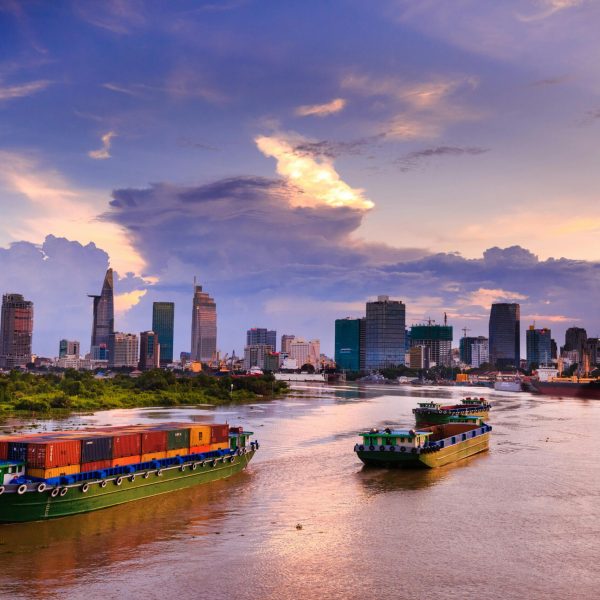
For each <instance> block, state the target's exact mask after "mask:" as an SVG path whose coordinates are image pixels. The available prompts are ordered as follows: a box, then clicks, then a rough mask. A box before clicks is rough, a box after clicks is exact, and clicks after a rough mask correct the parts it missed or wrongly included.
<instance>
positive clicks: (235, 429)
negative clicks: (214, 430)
mask: <svg viewBox="0 0 600 600" xmlns="http://www.w3.org/2000/svg"><path fill="white" fill-rule="evenodd" d="M229 433H244V428H243V427H230V428H229Z"/></svg>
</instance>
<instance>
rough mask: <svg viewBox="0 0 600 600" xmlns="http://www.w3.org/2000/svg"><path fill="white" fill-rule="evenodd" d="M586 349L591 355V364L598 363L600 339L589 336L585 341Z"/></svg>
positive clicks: (599, 358)
mask: <svg viewBox="0 0 600 600" xmlns="http://www.w3.org/2000/svg"><path fill="white" fill-rule="evenodd" d="M585 350H586V352H587V355H588V356H589V357H590V365H592V366H593V365H597V364H598V363H599V362H600V340H599V339H598V338H588V339H587V340H586V342H585Z"/></svg>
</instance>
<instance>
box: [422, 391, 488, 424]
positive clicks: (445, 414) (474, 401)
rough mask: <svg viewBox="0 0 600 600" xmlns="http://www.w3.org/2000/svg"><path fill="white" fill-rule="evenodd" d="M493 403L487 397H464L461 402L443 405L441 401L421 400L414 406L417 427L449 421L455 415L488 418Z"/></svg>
mask: <svg viewBox="0 0 600 600" xmlns="http://www.w3.org/2000/svg"><path fill="white" fill-rule="evenodd" d="M490 408H491V405H490V404H489V403H488V402H487V401H486V400H485V398H471V397H469V398H464V399H463V400H462V402H461V403H460V404H450V405H443V404H441V403H439V402H419V406H418V407H417V408H413V414H414V415H415V422H416V424H417V427H421V426H425V425H440V424H442V423H448V422H449V421H451V420H452V419H454V418H455V417H467V416H472V417H481V418H482V419H484V420H487V418H488V416H489V411H490Z"/></svg>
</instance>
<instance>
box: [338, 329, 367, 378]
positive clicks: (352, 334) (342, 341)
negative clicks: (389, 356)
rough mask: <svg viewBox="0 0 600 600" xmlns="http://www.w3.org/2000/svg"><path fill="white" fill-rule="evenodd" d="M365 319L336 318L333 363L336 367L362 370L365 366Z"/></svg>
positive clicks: (347, 369)
mask: <svg viewBox="0 0 600 600" xmlns="http://www.w3.org/2000/svg"><path fill="white" fill-rule="evenodd" d="M365 323H366V319H365V318H364V317H363V318H362V319H353V318H351V317H347V318H346V319H336V321H335V364H336V366H337V368H338V369H344V370H346V371H362V370H363V369H364V368H365V361H364V357H365V348H364V344H365Z"/></svg>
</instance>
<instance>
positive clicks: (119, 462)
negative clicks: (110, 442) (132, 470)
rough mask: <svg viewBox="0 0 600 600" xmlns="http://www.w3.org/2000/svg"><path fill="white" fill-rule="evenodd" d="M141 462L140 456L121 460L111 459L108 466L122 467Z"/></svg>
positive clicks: (126, 457)
mask: <svg viewBox="0 0 600 600" xmlns="http://www.w3.org/2000/svg"><path fill="white" fill-rule="evenodd" d="M140 462H142V457H141V456H140V455H137V456H123V457H121V458H113V459H112V461H111V463H110V466H111V467H124V466H125V465H137V463H140Z"/></svg>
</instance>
